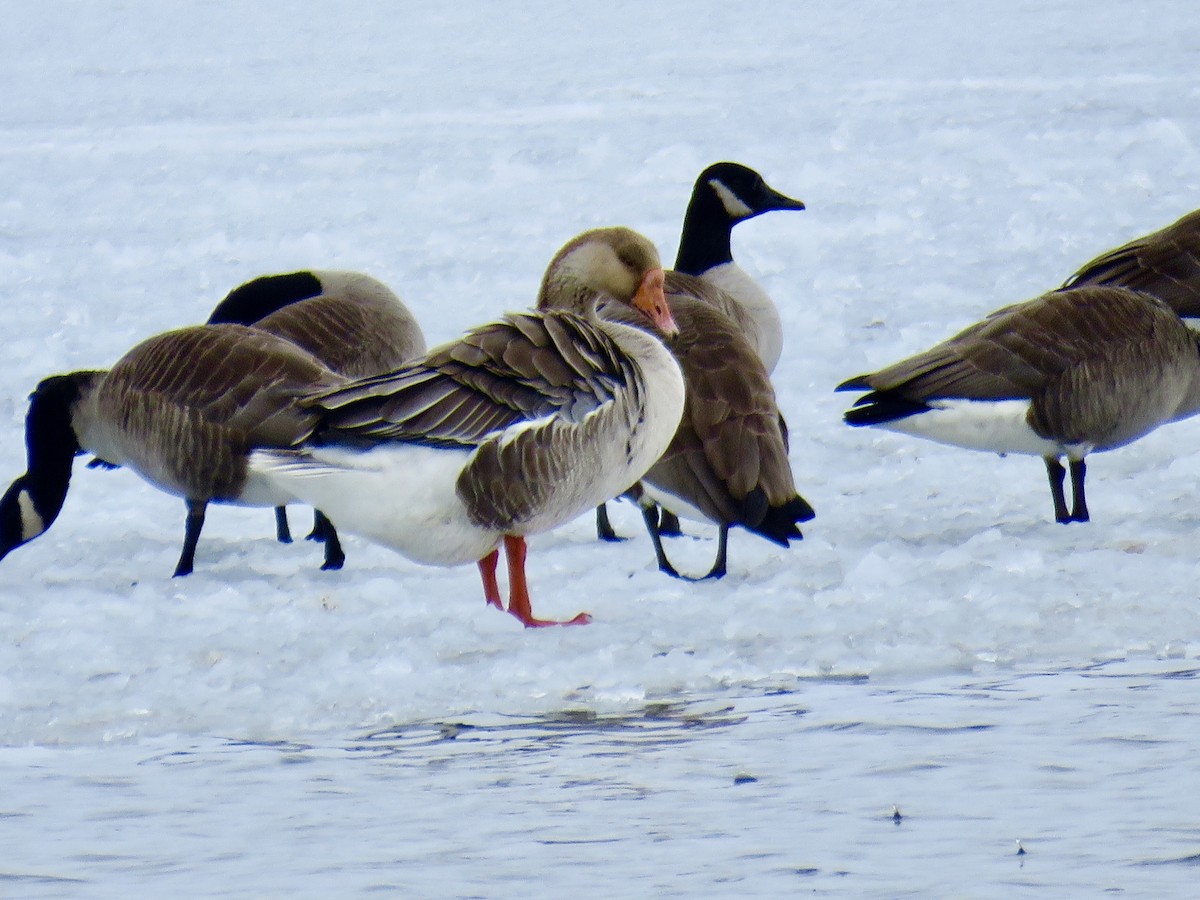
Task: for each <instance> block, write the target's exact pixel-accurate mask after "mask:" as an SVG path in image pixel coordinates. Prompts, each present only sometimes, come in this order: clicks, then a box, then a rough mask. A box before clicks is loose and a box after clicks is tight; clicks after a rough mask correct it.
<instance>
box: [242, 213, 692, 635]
mask: <svg viewBox="0 0 1200 900" xmlns="http://www.w3.org/2000/svg"><path fill="white" fill-rule="evenodd" d="M662 284H663V271H662V265H661V263H660V262H659V258H658V253H657V251H656V250H655V249H654V245H653V244H651V243H650V242H649V241H648V240H646V239H645V238H643V237H642V236H641V235H638V234H636V233H635V232H632V231H630V230H628V229H625V228H607V229H598V230H595V231H589V232H586V233H584V234H582V235H580V236H579V237H577V238H575V239H574V240H572V241H570V242H569V243H568V244H567V245H566V246H565V247H563V248H562V249H561V250H560V251H559V252H558V254H557V255H556V256H555V257H554V259H553V261H552V262H551V263H550V266H549V268H548V269H547V272H546V275H545V278H544V279H543V282H542V288H541V297H540V302H539V305H540V306H542V307H543V309H542V310H541V311H538V312H532V313H513V314H510V315H507V316H505V317H504V318H502V319H500V320H499V321H497V322H493V323H491V324H488V325H483V326H481V327H479V328H476V329H474V330H472V331H470V332H468V333H467V334H466V335H465V336H464V337H462V338H460V339H459V340H457V341H453V342H451V343H449V344H445V345H443V346H441V347H438V348H435V349H434V350H432V351H430V352H429V353H428V354H427V355H426V356H424V357H422V358H421V359H419V360H416V361H414V362H411V363H409V364H407V365H405V366H403V367H401V368H400V369H399V370H397V371H396V372H394V373H392V374H389V375H384V376H379V377H376V378H370V379H365V380H363V381H359V382H355V383H352V384H350V385H347V386H346V387H344V388H339V389H335V390H333V391H328V392H324V393H321V394H317V395H316V396H314V397H311V398H309V399H307V400H305V401H303V402H302V404H301V405H302V408H303V409H304V410H306V411H313V412H315V413H317V414H318V416H319V417H320V421H319V423H318V425H317V427H316V429H315V431H314V434H313V435H312V437H311V438H310V439H309V440H308V442H307V443H306V446H305V447H304V448H303V449H300V450H297V451H291V452H286V451H260V452H257V453H255V454H253V456H252V457H251V462H250V465H251V469H252V470H253V471H254V472H255V473H256V475H258V476H260V477H262V478H264V479H266V480H268V481H269V482H271V483H272V484H274V485H275V486H276V487H277V488H278V489H279V490H282V491H285V492H287V493H288V494H289V495H290V496H292V497H293V498H295V499H298V500H302V501H303V502H305V503H310V504H312V505H313V506H315V507H316V508H318V509H322V510H324V511H325V512H326V513H327V514H328V515H329V517H330V518H331V519H332V520H333V521H334V522H335V523H336V524H337V526H338V528H339V529H343V530H347V531H350V532H353V533H356V534H360V535H362V536H364V537H366V538H368V539H370V540H372V541H375V542H377V543H379V544H382V545H384V546H387V547H391V548H392V549H394V550H396V551H397V552H399V553H401V554H403V555H404V556H407V557H408V558H410V559H413V560H415V561H417V562H423V563H429V564H433V565H458V564H461V563H465V562H471V561H475V562H477V564H478V566H479V571H480V575H481V577H482V579H483V585H484V597H485V599H486V600H487V602H488V603H489V604H490V605H492V606H496V607H498V608H502V602H501V598H500V589H499V585H498V582H497V578H496V567H497V563H498V559H499V546H500V545H501V544H503V545H504V548H505V553H506V556H507V560H508V573H509V603H508V612H510V613H511V614H512V615H514V616H515V617H517V618H518V619H519V620H520V621H521V622H522V623H524V624H525V625H526V626H538V625H550V624H559V623H556V622H552V621H549V620H546V619H539V618H536V617H535V616H534V615H533V611H532V609H531V605H530V601H529V590H528V585H527V583H526V579H525V552H526V546H525V538H526V536H528V535H531V534H537V533H540V532H544V531H547V530H550V529H552V528H555V527H557V526H558V525H561V524H563V523H564V522H566V521H568V520H570V519H572V518H574V517H576V516H578V515H579V514H580V513H581V512H584V511H585V510H587V509H589V508H592V507H594V506H596V505H597V504H598V503H600V502H601V501H603V500H607V499H609V498H611V497H614V496H616V495H618V494H620V493H621V492H623V491H624V490H626V489H627V488H628V487H629V486H630V485H631V484H633V483H634V482H636V481H637V480H638V478H640V477H641V476H642V475H643V474H644V473H645V472H646V470H647V469H649V468H650V466H651V465H653V463H654V462H655V461H656V460H657V459H658V458H659V457H660V456H661V455H662V453H663V451H664V450H666V448H667V445H668V444H669V443H670V440H671V437H672V435H673V434H674V433H675V428H676V426H677V425H678V423H679V417H680V415H681V413H682V410H683V379H682V377H681V375H680V373H679V367H678V366H677V365H676V363H675V361H674V359H673V358H672V357H671V354H670V353H669V352H668V351H667V349H666V348H665V347H664V346H663V344H662V342H661V341H660V340H659V338H658V337H657V336H655V335H652V334H649V333H647V332H645V331H643V330H641V329H639V328H635V327H631V326H628V325H625V324H622V323H620V322H615V321H610V320H608V319H606V318H604V317H602V316H601V315H600V314H598V313H597V310H596V304H597V301H598V300H599V299H601V298H609V299H610V300H612V301H615V302H617V303H623V304H628V305H630V306H632V307H634V308H636V309H639V310H641V311H642V312H644V313H645V314H646V315H648V316H649V317H650V318H651V320H652V321H653V322H654V323H655V325H656V327H657V328H658V329H659V330H660V332H661V333H663V334H666V335H670V334H672V333H673V332H674V331H675V324H674V322H673V321H672V319H671V315H670V312H669V311H668V309H667V306H666V302H665V299H664V296H663V289H662ZM392 498H400V499H399V501H396V500H394V499H392ZM589 618H590V617H589V616H588V615H587V614H586V613H580V614H579V615H578V616H575V617H574V618H572V619H569V620H567V623H566V624H573V623H582V622H586V621H588V620H589Z"/></svg>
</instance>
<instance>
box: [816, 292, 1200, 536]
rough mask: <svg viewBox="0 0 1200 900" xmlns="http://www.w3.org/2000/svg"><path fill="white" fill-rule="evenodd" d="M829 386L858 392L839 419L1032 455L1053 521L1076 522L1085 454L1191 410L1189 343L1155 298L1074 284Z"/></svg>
mask: <svg viewBox="0 0 1200 900" xmlns="http://www.w3.org/2000/svg"><path fill="white" fill-rule="evenodd" d="M838 390H859V391H868V392H869V393H867V394H866V395H864V396H862V397H860V398H859V399H858V400H857V402H856V403H855V404H854V406H853V407H852V408H851V409H850V410H848V411H847V412H846V414H845V419H846V422H847V423H848V424H850V425H868V426H875V427H879V428H884V429H887V430H891V431H899V432H903V433H906V434H912V435H916V436H918V437H924V438H927V439H929V440H933V441H938V442H940V443H944V444H951V445H954V446H957V447H966V448H968V449H972V450H989V451H992V452H995V453H1001V454H1003V453H1026V454H1031V455H1036V456H1041V457H1043V459H1044V460H1045V463H1046V470H1047V473H1048V475H1049V478H1050V489H1051V493H1052V495H1053V498H1054V518H1055V520H1056V521H1058V522H1064V523H1066V522H1086V521H1087V520H1088V518H1089V514H1088V508H1087V501H1086V498H1085V495H1084V477H1085V474H1086V467H1085V464H1084V457H1085V456H1086V455H1087V454H1088V453H1090V452H1092V451H1099V450H1111V449H1113V448H1116V447H1121V446H1124V445H1125V444H1128V443H1130V442H1132V441H1135V440H1137V439H1138V438H1140V437H1142V436H1143V435H1145V434H1147V433H1148V432H1150V431H1153V430H1154V429H1155V428H1157V427H1158V426H1159V425H1162V424H1165V423H1167V422H1172V421H1175V420H1177V419H1181V418H1184V417H1187V416H1190V415H1193V414H1195V413H1196V412H1197V411H1200V349H1198V347H1197V339H1196V337H1195V336H1194V335H1193V333H1192V332H1190V331H1189V330H1188V328H1187V327H1186V326H1185V325H1184V324H1183V322H1182V321H1181V320H1180V318H1179V317H1178V316H1177V315H1175V313H1174V312H1172V311H1171V309H1170V308H1169V307H1168V306H1167V305H1166V304H1164V303H1163V302H1161V301H1159V300H1157V299H1155V298H1154V297H1151V296H1150V295H1148V294H1143V293H1139V292H1137V291H1131V290H1126V289H1123V288H1105V287H1079V288H1072V289H1070V290H1061V291H1055V292H1052V293H1049V294H1046V295H1044V296H1042V297H1039V298H1037V299H1035V300H1029V301H1027V302H1025V303H1018V304H1016V305H1014V306H1009V307H1006V308H1004V309H1002V310H999V311H998V312H996V313H993V314H992V315H991V316H989V317H988V318H986V319H984V320H983V321H982V322H979V323H977V324H975V325H972V326H971V327H969V328H967V329H966V330H964V331H962V332H960V333H959V334H957V335H955V336H954V337H952V338H950V339H949V340H947V341H945V342H943V343H941V344H938V345H937V346H936V347H933V348H932V349H930V350H926V351H925V352H924V353H919V354H917V355H916V356H913V357H910V358H909V359H906V360H904V361H902V362H899V363H896V364H895V365H892V366H889V367H887V368H886V369H881V370H880V371H878V372H875V373H873V374H870V375H859V376H857V377H855V378H851V379H849V380H848V381H845V382H843V383H842V384H841V385H839V386H838ZM1063 456H1065V457H1066V458H1067V460H1068V462H1069V466H1070V471H1071V482H1072V487H1073V495H1074V496H1073V502H1072V507H1071V508H1070V509H1068V508H1067V504H1066V497H1065V496H1064V492H1063V481H1064V479H1065V474H1066V470H1065V469H1064V468H1063V466H1062V464H1061V463H1060V462H1059V459H1060V458H1061V457H1063Z"/></svg>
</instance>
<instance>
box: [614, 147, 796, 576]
mask: <svg viewBox="0 0 1200 900" xmlns="http://www.w3.org/2000/svg"><path fill="white" fill-rule="evenodd" d="M787 209H794V210H801V209H804V203H803V202H801V201H800V200H794V199H792V198H791V197H787V196H785V195H783V194H781V193H779V191H777V190H775V189H774V188H773V187H771V186H770V185H768V184H767V183H766V181H764V180H763V177H762V176H761V175H760V174H759V173H758V172H755V171H754V170H753V169H751V168H749V167H747V166H743V165H741V164H740V163H735V162H718V163H713V164H712V165H711V166H708V167H707V168H706V169H704V171H702V172H701V173H700V174H699V175H698V176H697V177H696V181H695V184H694V185H693V186H692V194H691V197H690V198H689V200H688V205H687V210H686V211H685V212H684V216H683V230H682V232H681V233H680V236H679V250H678V252H677V254H676V256H675V272H676V273H682V274H683V275H689V276H695V277H696V278H699V279H701V280H702V281H703V282H705V283H706V284H708V285H710V286H712V287H715V288H717V290H715V291H714V290H708V291H697V290H695V289H694V282H678V281H674V280H673V279H674V273H672V272H668V273H667V290H668V292H671V293H674V294H682V293H685V292H687V291H688V290H689V287H688V286H692V294H693V296H698V297H699V299H701V300H704V301H705V302H707V303H709V304H711V305H713V306H715V307H716V308H718V309H719V310H721V312H723V313H724V314H725V315H727V316H728V317H729V318H730V319H731V320H732V321H733V322H734V323H735V324H736V325H737V327H738V329H739V331H740V332H741V333H742V334H743V335H744V336H745V338H746V339H747V340H748V341H749V342H750V344H751V346H752V347H753V349H754V350H755V352H756V353H758V355H759V358H760V359H761V360H762V362H763V364H764V366H765V367H766V371H767V373H768V374H770V373H771V372H772V371H773V370H774V368H775V366H776V364H777V363H778V361H779V357H780V354H781V353H782V351H783V324H782V321H781V320H780V317H779V310H778V309H777V308H776V306H775V303H774V302H773V301H772V300H771V298H770V296H769V295H768V294H767V292H766V291H764V290H763V288H762V287H761V286H760V285H759V284H758V282H756V281H755V280H754V279H753V278H751V277H750V275H749V274H748V273H747V272H746V271H745V270H744V269H742V268H741V267H740V266H739V265H738V264H737V263H736V262H734V259H733V249H732V243H731V241H732V234H733V226H735V225H737V224H738V223H739V222H745V221H746V220H747V219H753V218H755V217H756V216H760V215H762V214H763V213H766V212H771V211H773V210H787ZM681 327H683V326H682V325H681ZM647 512H648V510H647V509H646V507H645V506H643V515H644V516H645V514H646V513H647ZM652 521H657V524H656V525H654V526H653V527H651V522H652ZM646 524H647V527H648V528H649V530H650V537H651V540H653V541H654V543H655V546H656V548H658V547H661V541H660V539H659V538H660V536H661V535H678V534H680V530H679V519H678V518H677V517H676V516H675V514H674V513H672V512H670V510H665V509H664V510H661V511H660V514H659V515H658V517H657V519H654V518H653V517H647V518H646ZM596 535H597V537H599V538H600V539H601V540H606V541H615V540H619V538H618V537H617V534H616V532H615V531H614V530H613V527H612V524H611V522H610V521H609V517H608V509H607V507H605V506H600V507H598V508H597V509H596ZM721 546H722V549H723V548H724V541H722V545H721ZM720 558H722V556H721V551H719V555H718V560H719V559H720ZM659 562H660V564H661V562H662V556H661V554H660V555H659ZM664 571H666V570H664ZM716 571H717V569H716V568H715V567H714V570H713V574H715V573H716Z"/></svg>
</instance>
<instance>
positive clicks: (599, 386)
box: [305, 312, 633, 446]
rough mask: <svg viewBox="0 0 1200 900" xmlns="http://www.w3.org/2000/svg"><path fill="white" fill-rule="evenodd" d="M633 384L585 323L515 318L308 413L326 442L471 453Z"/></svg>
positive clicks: (565, 316)
mask: <svg viewBox="0 0 1200 900" xmlns="http://www.w3.org/2000/svg"><path fill="white" fill-rule="evenodd" d="M632 380H633V377H632V372H631V365H630V363H629V361H628V360H627V359H626V358H625V357H624V356H623V354H622V353H621V352H620V351H619V350H618V348H617V347H616V346H615V344H613V342H612V340H611V339H610V338H609V337H608V336H607V335H605V334H604V333H603V332H602V331H601V330H600V329H598V328H596V327H595V326H594V325H592V324H591V323H590V322H588V321H587V320H586V319H584V318H582V317H580V316H577V315H573V314H571V313H562V312H548V313H541V314H513V315H509V316H507V317H505V318H504V319H502V320H500V321H498V322H495V323H492V324H489V325H485V326H482V327H480V328H477V329H474V330H473V331H471V332H469V333H468V334H466V335H465V336H463V337H462V338H460V339H459V340H457V341H453V342H451V343H449V344H445V345H443V346H441V347H439V348H436V349H434V350H432V351H431V352H430V353H429V354H427V355H426V356H425V357H423V358H421V359H420V360H418V361H416V362H414V363H411V364H409V365H407V366H404V367H402V368H400V369H398V370H397V371H396V372H393V373H391V374H388V375H381V376H378V377H375V378H368V379H363V380H362V381H357V382H354V383H353V384H350V385H347V386H345V387H343V388H338V389H335V390H332V391H327V392H325V393H322V394H320V395H318V396H315V397H312V398H310V399H309V400H307V401H306V403H305V405H306V407H308V408H310V409H313V410H315V411H317V412H318V413H319V414H320V415H321V418H322V425H321V428H320V431H319V434H318V439H319V440H321V441H325V442H332V443H337V442H355V441H366V442H372V443H373V442H379V441H388V440H397V441H410V442H419V443H426V444H434V445H449V446H474V445H477V444H479V443H481V442H482V441H484V440H485V439H486V438H488V437H489V436H491V435H493V434H495V433H497V432H499V431H501V430H503V429H505V428H508V427H509V426H511V425H515V424H518V423H520V422H524V421H531V420H536V419H540V418H543V417H546V416H551V415H555V416H562V417H566V418H567V419H569V420H571V421H578V420H580V419H582V417H583V416H585V415H586V414H587V413H589V412H591V411H593V410H595V409H597V408H599V407H601V406H603V405H604V404H607V403H609V402H611V401H612V400H613V398H614V396H615V395H616V394H617V393H618V392H619V391H621V390H623V389H625V388H626V386H627V385H628V384H630V383H631V381H632Z"/></svg>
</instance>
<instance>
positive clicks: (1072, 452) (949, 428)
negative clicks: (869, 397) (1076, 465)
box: [874, 400, 1092, 459]
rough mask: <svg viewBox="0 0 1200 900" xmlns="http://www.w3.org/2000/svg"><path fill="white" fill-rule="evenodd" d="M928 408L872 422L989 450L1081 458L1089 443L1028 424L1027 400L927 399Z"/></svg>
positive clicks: (957, 444)
mask: <svg viewBox="0 0 1200 900" xmlns="http://www.w3.org/2000/svg"><path fill="white" fill-rule="evenodd" d="M927 403H928V405H929V410H928V411H926V412H921V413H917V414H915V415H911V416H906V417H904V418H902V419H895V420H893V421H891V422H884V423H882V424H879V425H876V426H874V427H876V428H882V429H885V430H887V431H898V432H900V433H901V434H911V435H913V436H915V437H920V438H925V439H926V440H930V441H935V442H937V443H939V444H949V445H951V446H953V447H963V448H965V449H967V450H983V451H987V452H991V453H1000V454H1004V453H1022V454H1028V455H1030V456H1061V455H1063V454H1065V455H1067V456H1068V457H1070V458H1072V459H1082V458H1083V457H1084V456H1085V455H1086V454H1087V453H1088V452H1089V451H1090V450H1091V449H1092V445H1091V444H1062V443H1059V442H1058V441H1052V440H1048V439H1047V438H1044V437H1042V436H1040V435H1039V434H1037V433H1036V432H1035V431H1034V430H1033V429H1032V428H1031V427H1030V426H1029V406H1030V402H1029V401H1028V400H929V401H927Z"/></svg>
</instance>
